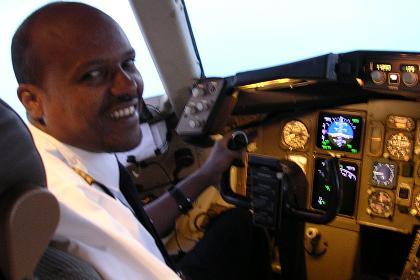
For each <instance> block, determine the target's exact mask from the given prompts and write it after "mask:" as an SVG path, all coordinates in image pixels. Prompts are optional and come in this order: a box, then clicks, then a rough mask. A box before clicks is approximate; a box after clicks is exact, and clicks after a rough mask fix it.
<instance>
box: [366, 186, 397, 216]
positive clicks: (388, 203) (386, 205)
mask: <svg viewBox="0 0 420 280" xmlns="http://www.w3.org/2000/svg"><path fill="white" fill-rule="evenodd" d="M368 205H369V208H370V209H371V210H372V212H373V213H375V214H377V215H380V216H387V215H389V214H390V213H391V211H392V207H393V202H392V198H391V196H390V195H389V194H388V193H387V192H384V191H374V192H372V193H371V194H370V195H369V198H368Z"/></svg>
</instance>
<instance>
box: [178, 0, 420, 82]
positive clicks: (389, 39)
mask: <svg viewBox="0 0 420 280" xmlns="http://www.w3.org/2000/svg"><path fill="white" fill-rule="evenodd" d="M185 2H186V6H187V10H188V15H189V18H190V21H191V25H192V30H193V32H194V36H195V40H196V43H197V47H198V51H199V54H200V57H201V60H202V64H203V67H204V72H205V74H206V76H208V77H209V76H229V75H234V74H235V73H237V72H242V71H248V70H255V69H259V68H265V67H271V66H275V65H279V64H284V63H289V62H293V61H297V60H302V59H305V58H309V57H313V56H317V55H322V54H326V53H331V52H333V53H341V52H348V51H353V50H394V51H415V52H420V37H419V36H417V34H416V28H417V26H418V23H417V22H416V21H417V18H418V8H419V7H420V5H419V2H418V1H415V0H404V1H399V2H396V1H383V0H369V1H366V0H353V1H335V0H323V1H311V0H260V1H248V0H230V1H222V0H211V1H193V0H185Z"/></svg>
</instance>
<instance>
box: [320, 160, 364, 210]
mask: <svg viewBox="0 0 420 280" xmlns="http://www.w3.org/2000/svg"><path fill="white" fill-rule="evenodd" d="M340 173H341V176H342V180H343V201H342V204H341V208H340V210H339V214H342V215H347V216H353V213H354V202H355V198H356V189H357V181H358V180H359V167H358V166H357V164H355V163H353V162H346V161H343V160H340ZM328 178H329V176H328V174H327V170H326V163H325V159H322V158H317V159H316V160H315V174H314V185H313V191H312V207H313V208H315V209H320V210H325V209H327V206H328V204H329V203H330V201H328V193H329V192H331V191H332V188H334V187H335V186H333V185H332V183H331V182H329V180H328Z"/></svg>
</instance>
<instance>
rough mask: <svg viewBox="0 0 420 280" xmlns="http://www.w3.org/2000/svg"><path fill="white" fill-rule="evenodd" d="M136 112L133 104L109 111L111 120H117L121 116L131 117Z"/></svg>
mask: <svg viewBox="0 0 420 280" xmlns="http://www.w3.org/2000/svg"><path fill="white" fill-rule="evenodd" d="M135 113H136V107H135V106H134V105H130V106H127V107H124V108H120V109H117V110H114V111H112V112H111V114H110V116H111V119H113V120H119V119H122V118H128V117H131V116H132V115H134V114H135Z"/></svg>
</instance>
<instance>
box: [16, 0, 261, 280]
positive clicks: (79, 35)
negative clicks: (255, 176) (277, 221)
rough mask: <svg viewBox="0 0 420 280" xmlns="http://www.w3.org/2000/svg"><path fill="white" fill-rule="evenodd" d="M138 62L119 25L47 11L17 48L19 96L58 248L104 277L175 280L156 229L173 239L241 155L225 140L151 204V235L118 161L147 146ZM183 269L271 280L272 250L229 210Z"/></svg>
mask: <svg viewBox="0 0 420 280" xmlns="http://www.w3.org/2000/svg"><path fill="white" fill-rule="evenodd" d="M134 59H135V51H134V50H133V49H132V47H131V45H130V43H129V41H128V39H127V37H126V36H125V34H124V32H123V31H122V30H121V28H120V27H119V25H118V24H117V23H116V22H115V21H114V20H113V19H111V18H110V17H109V16H108V15H106V14H104V13H103V12H101V11H99V10H97V9H96V8H93V7H90V6H87V5H84V4H80V3H72V2H67V3H66V2H59V3H52V4H49V5H46V6H44V7H42V8H40V9H39V10H37V11H35V12H34V13H33V14H31V15H30V16H29V17H28V18H27V19H26V20H25V21H24V22H23V23H22V25H21V26H20V27H19V28H18V30H17V31H16V33H15V36H14V38H13V42H12V60H13V67H14V71H15V75H16V78H17V80H18V83H19V88H18V96H19V99H20V101H21V102H22V104H23V105H24V106H25V108H26V112H27V116H28V119H29V122H30V129H31V132H32V134H33V136H34V140H35V143H36V146H37V148H38V150H39V152H40V154H41V157H42V159H43V162H44V165H45V169H46V173H47V181H48V187H49V189H50V190H51V191H52V192H53V193H54V194H55V195H56V197H57V198H58V200H59V202H60V210H61V214H60V223H59V225H58V228H57V230H56V233H55V236H54V244H55V245H56V246H57V247H59V248H61V249H63V250H65V251H68V252H70V253H71V254H73V255H75V256H77V257H79V258H81V259H83V260H86V261H87V262H89V263H91V264H92V265H93V266H94V268H95V269H96V270H97V271H98V272H99V274H100V275H101V276H102V277H104V278H105V279H165V280H166V279H177V278H178V275H177V274H176V273H174V271H173V270H171V269H170V268H169V267H168V266H167V263H168V261H167V259H166V258H165V253H166V252H165V251H164V250H162V248H161V249H159V248H158V246H159V244H158V243H159V242H156V234H154V232H155V230H154V228H155V229H156V230H157V233H158V234H160V235H161V236H162V235H163V234H166V233H168V232H169V231H170V230H171V228H172V226H173V223H174V220H175V218H176V217H177V216H178V215H179V214H180V213H181V212H180V207H179V206H180V204H182V203H184V206H186V207H187V208H188V206H189V205H188V200H187V199H186V198H187V197H188V198H190V199H191V200H194V199H195V198H196V197H197V196H198V195H199V194H200V193H201V192H202V191H203V190H204V189H205V188H206V187H207V186H208V185H211V184H217V183H218V182H219V180H220V176H221V174H222V173H223V172H224V171H225V170H226V169H227V167H228V166H229V164H230V163H231V162H232V160H233V159H234V158H239V157H240V156H241V154H240V153H239V152H233V151H230V150H229V149H227V142H228V138H225V139H223V140H221V141H219V142H217V143H216V144H215V147H214V148H213V150H212V152H211V154H210V156H209V158H208V159H207V161H206V162H205V163H204V164H203V166H202V167H201V168H200V169H198V170H197V171H196V172H194V173H193V174H191V175H190V176H189V177H188V178H186V179H185V180H183V181H182V182H180V183H179V184H177V185H176V186H175V188H174V190H176V191H175V192H171V193H167V194H164V195H162V196H161V197H159V198H158V199H157V200H155V201H153V202H152V203H150V204H149V205H148V206H147V208H146V212H147V214H148V215H149V216H150V218H151V220H153V224H154V228H153V225H152V226H151V227H150V225H149V226H147V225H146V228H147V230H146V228H145V227H144V225H142V223H143V222H139V220H138V219H137V218H136V216H135V215H133V212H132V210H133V209H130V205H131V206H132V204H130V205H127V201H126V198H125V197H124V196H123V195H122V194H121V191H122V189H121V190H120V183H121V182H120V181H121V180H120V177H121V176H123V175H122V173H121V174H120V168H121V167H120V166H119V164H118V161H117V159H116V157H115V155H114V153H115V152H120V151H126V150H129V149H131V148H133V147H135V146H136V145H138V144H139V142H140V141H141V131H140V126H139V116H138V112H139V111H141V109H142V108H141V107H139V106H141V105H139V104H142V102H141V101H142V92H143V81H142V78H141V75H140V73H139V71H138V70H137V68H136V67H135V65H134ZM174 193H176V195H174ZM179 197H181V199H180V198H179ZM185 203H187V205H185ZM140 207H141V206H140ZM134 208H135V207H134ZM181 208H182V207H181ZM181 210H182V209H181ZM134 212H136V210H135V209H134ZM136 214H137V213H136ZM153 235H155V236H153ZM154 237H155V238H154ZM165 261H166V263H165ZM235 261H236V262H237V265H234V262H235ZM177 267H178V268H179V269H181V270H182V271H183V272H184V274H186V275H187V276H188V277H189V278H191V279H248V278H247V277H249V279H264V278H265V276H266V275H267V273H268V272H269V254H268V247H267V242H266V239H265V236H264V234H263V232H262V231H261V230H258V229H255V228H253V227H252V226H251V219H250V214H249V213H248V212H247V211H245V210H240V209H236V210H233V211H228V212H227V213H225V214H222V215H221V216H220V217H219V218H218V219H217V220H216V221H215V222H214V223H213V225H212V226H211V227H210V228H209V230H208V232H207V234H206V235H205V237H204V238H203V240H202V241H200V242H199V244H198V245H197V246H196V247H195V248H194V249H193V250H192V252H190V253H189V254H187V255H186V256H185V257H184V258H183V259H182V260H181V261H180V262H179V263H178V266H177Z"/></svg>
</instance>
